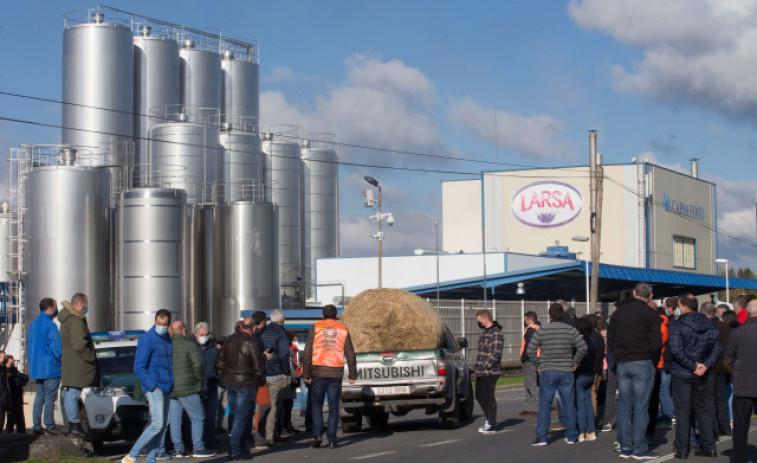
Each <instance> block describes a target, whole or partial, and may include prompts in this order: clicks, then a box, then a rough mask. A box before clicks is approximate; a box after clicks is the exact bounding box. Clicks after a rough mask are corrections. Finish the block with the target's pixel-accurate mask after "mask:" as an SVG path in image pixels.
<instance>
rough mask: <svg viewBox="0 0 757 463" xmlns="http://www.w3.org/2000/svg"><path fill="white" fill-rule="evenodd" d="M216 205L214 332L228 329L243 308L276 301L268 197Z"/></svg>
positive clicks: (262, 306) (271, 209)
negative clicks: (260, 199) (257, 200)
mask: <svg viewBox="0 0 757 463" xmlns="http://www.w3.org/2000/svg"><path fill="white" fill-rule="evenodd" d="M214 209H215V211H214V215H213V224H214V229H215V231H214V238H215V239H214V242H213V273H214V285H213V313H212V317H211V319H212V325H213V327H214V328H213V329H214V331H215V333H216V334H217V335H228V334H231V333H233V330H234V324H235V323H236V322H237V320H239V319H240V311H241V310H265V309H271V308H277V307H279V284H278V278H277V277H278V275H277V274H276V272H275V268H276V265H277V264H276V261H277V259H276V250H277V246H276V244H277V242H276V210H275V209H274V207H273V205H272V204H271V203H265V202H255V201H237V202H234V203H230V204H225V205H220V206H216V207H215V208H214Z"/></svg>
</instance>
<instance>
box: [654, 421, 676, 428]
mask: <svg viewBox="0 0 757 463" xmlns="http://www.w3.org/2000/svg"><path fill="white" fill-rule="evenodd" d="M657 427H659V428H666V429H670V428H672V427H673V422H672V421H660V424H658V425H657Z"/></svg>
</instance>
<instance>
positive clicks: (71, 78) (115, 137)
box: [62, 11, 134, 167]
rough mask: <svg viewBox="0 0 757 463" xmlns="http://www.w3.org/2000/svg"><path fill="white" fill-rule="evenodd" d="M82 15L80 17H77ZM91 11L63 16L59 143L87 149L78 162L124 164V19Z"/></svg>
mask: <svg viewBox="0 0 757 463" xmlns="http://www.w3.org/2000/svg"><path fill="white" fill-rule="evenodd" d="M82 15H83V16H82ZM112 21H113V22H105V16H104V14H103V13H100V12H97V13H94V12H92V11H89V12H77V13H76V14H73V13H72V14H69V15H66V18H65V29H64V31H63V101H65V102H66V103H72V104H64V105H63V137H62V141H63V143H64V144H68V145H70V146H76V147H88V148H90V150H91V151H92V152H93V153H94V156H93V157H91V158H86V157H84V156H80V157H79V158H77V165H87V166H94V167H99V166H117V165H123V164H125V163H126V156H127V154H128V151H126V150H127V147H128V146H129V145H130V144H131V143H132V134H133V129H134V122H133V117H132V111H133V109H134V105H133V91H134V57H133V50H132V48H133V47H132V34H131V30H130V28H129V27H128V25H129V22H128V20H127V19H124V18H119V17H118V16H116V15H115V13H114V17H113V18H112Z"/></svg>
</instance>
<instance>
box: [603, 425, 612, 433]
mask: <svg viewBox="0 0 757 463" xmlns="http://www.w3.org/2000/svg"><path fill="white" fill-rule="evenodd" d="M601 431H602V432H612V425H611V424H610V423H607V424H606V425H604V426H602V429H601Z"/></svg>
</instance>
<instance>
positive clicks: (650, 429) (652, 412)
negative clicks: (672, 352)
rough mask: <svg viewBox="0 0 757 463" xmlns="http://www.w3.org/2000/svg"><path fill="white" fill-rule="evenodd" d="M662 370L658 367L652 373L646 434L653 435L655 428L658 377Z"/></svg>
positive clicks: (657, 406)
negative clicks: (652, 380)
mask: <svg viewBox="0 0 757 463" xmlns="http://www.w3.org/2000/svg"><path fill="white" fill-rule="evenodd" d="M661 378H662V370H660V369H659V368H658V369H657V370H656V371H655V374H654V385H653V386H652V395H651V396H649V424H647V436H654V432H655V430H656V429H657V412H659V411H660V379H661Z"/></svg>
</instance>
